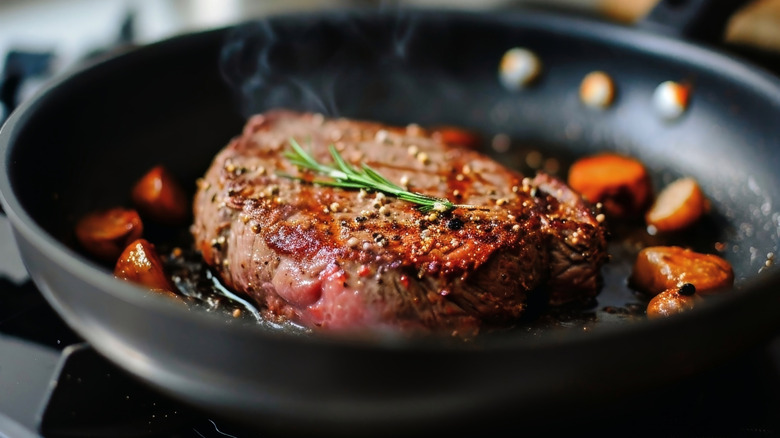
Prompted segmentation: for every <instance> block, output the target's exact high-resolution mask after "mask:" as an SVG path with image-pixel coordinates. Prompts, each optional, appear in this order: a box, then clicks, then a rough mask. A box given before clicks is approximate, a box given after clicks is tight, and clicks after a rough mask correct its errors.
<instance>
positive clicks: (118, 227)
mask: <svg viewBox="0 0 780 438" xmlns="http://www.w3.org/2000/svg"><path fill="white" fill-rule="evenodd" d="M143 230H144V226H143V222H142V221H141V217H140V216H139V215H138V212H136V211H135V210H132V209H126V208H121V207H115V208H109V209H105V210H98V211H94V212H91V213H89V214H87V215H86V216H84V217H82V218H81V219H80V220H79V221H78V222H77V223H76V230H75V231H76V239H77V240H78V242H79V243H80V244H81V246H82V247H83V248H84V250H86V251H87V252H88V253H89V254H91V255H93V256H95V257H97V258H98V259H100V260H103V261H108V262H112V263H113V262H114V261H116V259H117V257H119V255H120V254H122V251H123V250H124V249H125V247H126V246H127V245H128V244H129V243H130V242H132V241H134V240H135V239H138V238H139V237H141V236H142V235H143Z"/></svg>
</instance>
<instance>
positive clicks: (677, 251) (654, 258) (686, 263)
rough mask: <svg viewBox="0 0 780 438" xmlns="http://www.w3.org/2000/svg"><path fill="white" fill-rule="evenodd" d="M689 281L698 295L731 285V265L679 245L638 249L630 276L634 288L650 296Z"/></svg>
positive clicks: (716, 257) (732, 275) (732, 280)
mask: <svg viewBox="0 0 780 438" xmlns="http://www.w3.org/2000/svg"><path fill="white" fill-rule="evenodd" d="M685 283H691V284H693V285H694V286H695V287H696V290H697V291H698V293H699V294H702V295H706V294H711V293H713V291H714V290H716V289H721V288H725V287H729V286H731V285H733V284H734V271H733V269H732V267H731V264H730V263H729V262H728V261H726V260H724V259H722V258H720V257H718V256H716V255H714V254H702V253H698V252H694V251H691V250H689V249H685V248H681V247H678V246H651V247H648V248H645V249H643V250H641V251H639V255H638V256H637V258H636V261H635V262H634V267H633V270H632V272H631V276H630V278H629V284H630V285H631V287H633V288H634V289H637V290H639V291H642V292H645V293H647V294H650V295H657V294H659V293H661V292H662V291H664V290H667V289H672V288H678V287H680V286H681V285H683V284H685Z"/></svg>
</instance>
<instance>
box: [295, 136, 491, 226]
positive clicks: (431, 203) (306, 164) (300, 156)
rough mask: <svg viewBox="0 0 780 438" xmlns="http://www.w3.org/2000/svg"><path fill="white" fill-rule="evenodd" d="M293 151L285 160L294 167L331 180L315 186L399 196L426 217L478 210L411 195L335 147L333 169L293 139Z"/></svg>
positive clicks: (413, 193) (332, 148)
mask: <svg viewBox="0 0 780 438" xmlns="http://www.w3.org/2000/svg"><path fill="white" fill-rule="evenodd" d="M290 147H291V148H292V150H288V151H286V152H285V154H284V157H285V158H287V160H288V161H289V162H290V163H291V164H294V165H296V166H298V167H300V168H302V169H308V170H311V171H313V172H315V173H318V174H320V175H324V176H327V177H329V178H331V179H330V180H313V181H309V182H311V183H313V184H319V185H323V186H331V187H339V188H342V189H364V190H367V191H375V192H382V193H385V194H387V195H392V196H395V197H397V198H398V199H403V200H404V201H408V202H412V203H414V204H417V205H418V209H419V210H420V211H422V212H425V213H428V212H432V211H435V212H440V213H441V212H447V211H451V210H454V209H456V208H466V209H470V210H473V209H476V208H478V207H475V206H473V205H465V204H455V203H452V202H450V201H449V200H448V199H445V198H437V197H434V196H428V195H424V194H422V193H417V192H410V191H408V190H406V189H404V188H403V187H401V186H398V185H396V184H394V183H392V182H390V181H389V180H388V179H387V178H385V177H383V176H382V175H380V174H379V173H378V172H377V171H376V170H374V169H372V168H371V166H369V165H368V164H365V163H361V165H360V168H356V167H354V166H352V165H350V164H349V163H347V162H346V161H345V160H344V158H343V157H342V156H341V154H339V152H338V151H337V150H336V148H335V147H334V146H333V145H330V147H329V150H330V155H331V157H333V163H334V164H335V165H331V166H327V165H324V164H320V163H318V162H317V161H316V160H314V158H312V156H311V155H309V153H308V152H306V151H305V150H304V149H303V148H302V147H301V145H299V144H298V142H297V141H295V139H293V138H291V139H290ZM280 175H281V176H284V177H287V178H292V179H297V180H299V181H306V180H304V179H303V178H301V177H296V176H293V175H289V174H284V173H283V174H280Z"/></svg>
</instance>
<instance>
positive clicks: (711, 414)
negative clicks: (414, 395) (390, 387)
mask: <svg viewBox="0 0 780 438" xmlns="http://www.w3.org/2000/svg"><path fill="white" fill-rule="evenodd" d="M81 3H90V2H81ZM93 3H95V2H93ZM109 3H112V4H114V5H115V6H116V3H117V2H109ZM103 7H106V6H103ZM114 9H116V8H114ZM111 13H112V14H114V15H116V14H115V13H116V10H112V12H111ZM118 18H120V19H119V20H118V22H119V27H120V30H119V31H118V32H114V33H113V34H109V35H108V36H105V38H104V39H103V41H110V44H109V45H108V46H107V45H105V44H104V45H93V46H92V48H93V49H95V48H99V49H101V50H110V46H111V45H113V46H116V45H117V44H124V43H134V42H137V38H136V35H134V33H133V16H131V15H124V16H119V17H118ZM93 21H94V20H93ZM0 37H2V34H1V32H0ZM7 43H8V41H7V40H2V38H0V53H6V58H5V61H6V63H5V68H6V70H5V73H6V78H7V77H8V74H7V73H8V72H9V71H10V70H9V69H8V66H9V64H10V63H12V62H19V63H20V64H19V65H21V66H23V69H22V70H21V71H22V72H23V73H24V74H25V75H27V79H28V80H29V79H30V78H31V77H32V79H33V81H32V82H35V80H40V79H41V78H44V77H46V76H47V75H51V74H52V71H53V70H55V69H56V68H57V67H56V65H55V64H56V62H57V60H56V58H55V56H54V55H55V53H54V52H53V51H51V50H40V49H34V50H31V49H29V47H23V48H19V47H13V46H9V45H8V44H7ZM4 44H5V45H4ZM74 53H75V52H74ZM78 53H79V55H78V56H81V57H83V56H88V55H89V53H87V52H85V51H83V50H82V51H79V52H78ZM745 53H746V54H748V55H751V56H753V55H755V56H753V58H754V59H755V60H757V61H759V62H761V63H763V64H764V65H768V66H769V68H771V69H773V70H774V71H776V72H780V61H778V57H773V56H769V57H766V56H765V55H764V54H762V53H758V52H755V53H752V52H750V51H747V52H745ZM60 54H61V53H60ZM2 67H3V65H0V68H2ZM17 85H19V84H13V83H11V84H10V86H9V84H8V83H7V82H6V83H5V84H2V83H0V101H2V102H10V101H11V100H14V99H15V100H17V101H18V100H21V99H24V98H25V95H26V93H27V94H29V90H28V91H26V90H25V89H24V88H19V87H17ZM3 86H4V87H5V88H3ZM27 86H28V88H29V82H28V85H27ZM11 88H13V95H11V94H10V93H9V92H8V90H9V89H11ZM4 93H5V94H4ZM2 119H3V114H2V111H0V121H1V120H2ZM587 412H588V413H587V414H584V415H582V416H579V417H567V418H562V419H561V421H560V423H559V424H554V425H552V424H538V425H527V424H524V425H522V430H523V431H525V432H526V433H527V434H536V433H538V434H541V433H544V434H545V435H553V436H557V435H561V436H563V435H567V436H568V435H574V434H577V435H591V434H598V435H601V436H648V437H650V436H653V437H659V436H670V437H671V436H674V437H678V436H685V437H689V436H690V437H731V436H739V437H745V436H747V437H769V436H780V337H776V338H775V339H774V340H772V341H770V342H769V343H767V344H764V345H761V346H759V347H757V348H754V349H751V350H749V351H748V352H747V353H746V354H744V355H742V356H740V357H736V358H733V359H732V360H730V361H727V362H724V363H721V364H718V365H716V366H714V367H713V368H712V369H709V370H706V371H704V372H703V373H701V374H699V375H696V376H694V377H692V378H689V379H686V380H683V381H679V382H675V383H673V384H670V385H668V386H663V387H658V388H655V389H653V390H652V391H647V392H643V393H637V394H632V395H630V396H626V397H624V398H623V399H620V400H616V401H615V402H614V403H613V404H609V405H607V406H604V407H603V408H600V409H599V410H598V411H597V412H595V413H593V412H592V411H591V410H588V411H587ZM501 426H502V427H503V426H505V425H501ZM413 432H414V431H410V433H413ZM483 432H484V430H483ZM278 434H279V429H278V425H275V426H274V428H273V429H271V428H269V429H268V430H262V429H260V430H258V429H257V428H252V429H249V428H246V427H243V426H242V425H238V424H234V423H231V422H230V421H227V420H224V419H220V418H216V417H215V416H213V415H211V414H210V413H207V412H201V411H199V410H198V409H196V408H194V407H191V406H189V405H187V404H186V403H183V402H181V401H178V400H174V399H172V398H170V397H169V396H167V395H165V394H162V393H160V392H159V391H157V390H154V389H152V388H150V387H148V386H146V385H145V384H144V383H141V382H140V381H139V380H137V379H135V378H134V377H133V376H131V375H129V374H128V373H126V372H125V371H123V370H121V369H120V368H118V367H116V366H115V365H113V364H111V363H109V362H108V361H107V360H105V359H103V358H102V357H101V356H100V355H99V354H98V353H96V352H95V351H94V350H93V349H92V348H91V347H90V346H89V345H88V344H87V343H85V342H84V341H83V340H82V339H81V338H80V337H79V336H78V335H77V334H76V333H74V332H73V331H72V330H71V329H70V328H69V327H68V326H67V325H66V324H65V323H64V322H63V321H62V319H60V317H59V316H58V315H57V314H56V312H55V311H54V310H53V309H52V308H51V307H50V306H49V305H48V303H47V302H46V301H45V299H44V298H43V296H42V295H41V294H40V292H39V291H38V289H37V288H36V287H35V285H34V284H33V283H32V282H31V281H30V279H29V277H28V275H27V272H26V270H25V269H24V266H23V264H22V263H21V261H20V259H19V256H18V253H17V251H16V247H15V244H14V242H13V238H12V235H11V231H10V225H9V224H8V221H7V219H6V218H5V217H4V216H2V214H0V438H4V437H10V438H17V437H20V438H28V437H37V438H40V437H43V438H53V437H123V436H124V437H161V438H163V437H165V438H167V437H171V438H172V437H181V438H185V437H255V436H265V437H268V436H273V435H278Z"/></svg>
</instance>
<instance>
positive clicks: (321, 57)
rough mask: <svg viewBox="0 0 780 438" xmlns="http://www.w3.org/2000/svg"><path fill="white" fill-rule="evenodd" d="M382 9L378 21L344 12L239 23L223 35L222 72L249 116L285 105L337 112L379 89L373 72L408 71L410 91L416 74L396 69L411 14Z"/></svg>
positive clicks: (406, 42)
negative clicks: (382, 14) (411, 75)
mask: <svg viewBox="0 0 780 438" xmlns="http://www.w3.org/2000/svg"><path fill="white" fill-rule="evenodd" d="M384 13H386V14H387V16H384V17H383V18H384V19H381V20H377V18H376V16H375V15H374V16H368V15H361V14H348V13H343V12H342V13H332V14H330V15H324V19H323V18H322V17H323V16H322V15H321V16H319V18H318V16H316V15H311V16H297V17H284V16H282V17H276V18H273V19H266V20H262V21H257V22H252V23H247V24H244V25H242V26H240V27H237V28H236V29H234V30H233V32H232V33H231V34H230V35H229V36H228V40H227V43H226V45H225V47H224V49H223V52H222V59H221V64H220V66H221V71H222V74H223V76H224V78H225V79H226V80H227V81H228V83H229V84H230V85H231V86H232V87H233V89H234V91H235V92H236V93H237V94H238V95H239V97H240V98H241V102H242V105H243V108H242V110H243V112H244V114H245V115H247V116H248V115H250V114H253V113H257V112H260V111H264V110H267V109H271V108H282V107H283V108H289V109H296V110H301V111H314V112H320V113H323V114H325V115H328V116H334V117H335V116H340V115H342V114H341V113H342V112H343V111H345V110H346V111H348V110H351V109H355V107H356V105H357V106H360V105H362V103H361V101H365V99H370V98H371V94H372V93H377V92H378V93H380V94H381V92H382V91H381V90H380V89H378V88H377V87H376V84H374V83H373V82H375V81H373V80H372V78H376V77H378V76H386V75H387V74H388V73H390V74H392V75H393V76H394V78H395V79H394V80H401V78H402V77H404V76H406V78H405V79H403V80H404V81H406V82H407V83H405V84H404V87H405V88H407V89H411V90H413V89H414V87H415V84H413V83H412V82H414V81H413V79H412V78H411V77H409V75H403V74H401V71H402V70H403V69H404V64H405V60H406V59H407V57H408V54H409V51H408V46H409V43H410V41H411V40H412V39H413V35H414V29H415V22H416V20H415V16H414V14H413V13H412V12H410V11H403V10H400V9H396V10H394V11H385V12H384ZM388 17H389V18H390V19H387V18H388ZM394 72H395V73H398V74H393V73H394ZM380 88H381V87H380ZM358 94H362V95H358Z"/></svg>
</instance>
